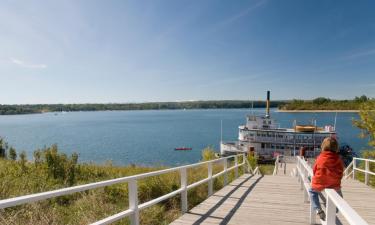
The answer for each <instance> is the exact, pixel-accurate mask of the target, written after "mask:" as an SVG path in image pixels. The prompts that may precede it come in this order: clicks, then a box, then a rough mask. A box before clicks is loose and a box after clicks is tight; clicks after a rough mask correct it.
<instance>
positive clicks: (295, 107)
mask: <svg viewBox="0 0 375 225" xmlns="http://www.w3.org/2000/svg"><path fill="white" fill-rule="evenodd" d="M374 101H375V100H374V99H370V98H368V97H367V96H365V95H362V96H360V97H355V98H354V99H352V100H333V99H329V98H325V97H319V98H315V99H313V100H298V99H294V100H292V101H290V102H288V103H287V104H284V105H280V106H279V107H278V112H292V113H293V112H296V113H297V112H359V111H360V109H361V106H362V105H363V104H364V103H367V102H374Z"/></svg>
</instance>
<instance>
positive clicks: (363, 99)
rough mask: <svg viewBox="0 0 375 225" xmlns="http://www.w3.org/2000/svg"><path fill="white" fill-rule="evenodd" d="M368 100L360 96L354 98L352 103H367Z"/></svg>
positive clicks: (364, 96)
mask: <svg viewBox="0 0 375 225" xmlns="http://www.w3.org/2000/svg"><path fill="white" fill-rule="evenodd" d="M368 100H369V98H368V97H367V96H366V95H362V96H361V97H357V96H356V97H355V98H354V101H357V102H367V101H368Z"/></svg>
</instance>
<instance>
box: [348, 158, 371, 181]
mask: <svg viewBox="0 0 375 225" xmlns="http://www.w3.org/2000/svg"><path fill="white" fill-rule="evenodd" d="M357 161H364V162H365V169H361V168H358V162H357ZM370 163H375V160H373V159H364V158H353V161H352V162H351V163H350V164H349V165H348V167H347V168H346V170H345V171H344V175H345V178H348V177H350V176H351V177H352V178H353V179H355V174H356V171H359V172H362V173H364V174H365V184H366V185H369V180H370V175H373V176H375V172H372V171H370ZM349 171H350V172H349Z"/></svg>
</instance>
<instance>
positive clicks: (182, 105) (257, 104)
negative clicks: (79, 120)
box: [0, 100, 287, 115]
mask: <svg viewBox="0 0 375 225" xmlns="http://www.w3.org/2000/svg"><path fill="white" fill-rule="evenodd" d="M286 103H287V101H273V102H271V104H270V107H279V106H280V105H282V104H286ZM251 107H254V108H265V107H266V102H265V101H244V100H220V101H181V102H147V103H109V104H33V105H1V104H0V115H18V114H35V113H47V112H75V111H116V110H166V109H169V110H175V109H183V110H184V109H239V108H251Z"/></svg>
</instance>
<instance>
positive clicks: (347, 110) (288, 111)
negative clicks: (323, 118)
mask: <svg viewBox="0 0 375 225" xmlns="http://www.w3.org/2000/svg"><path fill="white" fill-rule="evenodd" d="M359 111H360V110H359V109H358V110H350V109H346V110H345V109H343V110H340V109H327V110H323V109H321V110H308V109H306V110H304V109H296V110H286V109H278V110H277V111H276V112H281V113H283V112H287V113H305V112H311V113H321V112H322V113H324V112H343V113H353V112H354V113H358V112H359Z"/></svg>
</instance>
